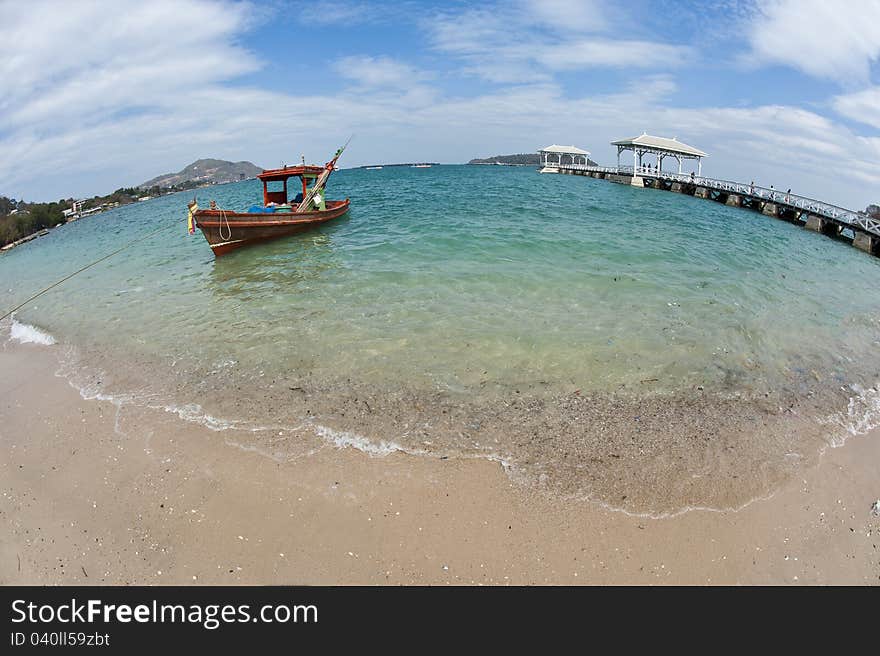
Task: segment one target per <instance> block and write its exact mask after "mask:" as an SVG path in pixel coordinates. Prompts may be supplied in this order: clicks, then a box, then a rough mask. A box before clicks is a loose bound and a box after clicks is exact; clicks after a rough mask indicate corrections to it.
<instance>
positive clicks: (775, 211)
mask: <svg viewBox="0 0 880 656" xmlns="http://www.w3.org/2000/svg"><path fill="white" fill-rule="evenodd" d="M761 212H762V213H763V214H766V215H767V216H779V206H778V205H777V204H776V203H764V207H763V208H762V209H761Z"/></svg>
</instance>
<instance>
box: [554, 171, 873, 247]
mask: <svg viewBox="0 0 880 656" xmlns="http://www.w3.org/2000/svg"><path fill="white" fill-rule="evenodd" d="M558 168H560V169H565V170H576V171H588V172H596V173H605V174H609V173H610V174H612V175H637V176H641V177H647V178H661V179H664V180H670V181H673V182H681V183H686V184H692V185H696V186H698V187H705V188H707V189H715V190H717V191H726V192H728V193H733V194H737V195H740V196H746V197H752V198H760V199H762V200H765V201H768V202H772V203H778V204H781V205H788V206H790V207H795V208H798V209H801V210H803V211H805V212H810V213H811V214H817V215H819V216H824V217H826V218H829V219H835V220H836V221H839V222H841V223H845V224H847V225H850V226H853V227H856V228H860V229H862V230H864V231H865V232H869V233H871V234H873V235H877V236H878V237H880V221H878V220H877V219H873V218H871V217H870V216H868V215H867V214H864V213H862V212H857V211H855V210H848V209H846V208H845V207H839V206H837V205H832V204H831V203H826V202H824V201H821V200H816V199H815V198H808V197H806V196H800V195H798V194H793V193H787V192H784V191H779V190H778V189H769V188H767V187H761V186H759V185H754V184H745V183H742V182H733V181H730V180H718V179H715V178H706V177H703V176H700V175H691V174H687V173H671V172H668V171H660V170H658V169H656V168H654V167H647V166H636V167H633V166H619V167H617V166H610V167H609V166H587V165H585V164H559V165H558Z"/></svg>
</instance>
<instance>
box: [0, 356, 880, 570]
mask: <svg viewBox="0 0 880 656" xmlns="http://www.w3.org/2000/svg"><path fill="white" fill-rule="evenodd" d="M59 348H60V347H58V346H42V345H32V344H24V345H21V344H15V343H13V342H8V343H7V344H6V345H5V347H4V349H3V350H0V440H2V449H3V454H4V457H3V460H2V464H0V467H2V505H0V523H2V531H0V583H2V584H5V585H8V584H36V585H45V584H50V585H51V584H61V585H64V584H194V585H201V584H432V585H447V584H453V585H460V584H467V585H471V584H494V585H498V584H511V585H518V584H658V583H659V584H761V583H763V584H857V585H864V584H868V585H877V584H878V582H880V549H878V545H880V533H878V532H880V517H876V516H873V515H872V513H871V505H872V503H873V502H874V500H875V499H877V497H878V496H880V477H878V475H877V466H876V463H877V462H878V459H880V440H878V439H877V438H878V435H877V434H876V433H872V434H868V435H865V436H860V437H854V438H852V439H850V440H848V441H847V443H846V445H845V446H843V447H841V448H835V449H828V451H827V452H826V453H825V454H824V456H823V457H822V458H821V459H820V460H819V462H818V464H817V465H814V466H809V467H805V468H804V470H803V471H802V472H800V474H799V475H797V476H795V477H792V478H791V479H790V480H788V481H787V482H786V483H785V484H783V485H782V486H781V487H780V488H779V489H778V490H776V491H775V492H774V493H773V494H772V495H771V496H769V497H768V498H765V499H759V500H756V501H754V502H752V503H750V504H748V505H747V506H746V507H744V508H742V509H740V510H737V511H727V512H718V511H702V510H692V511H688V512H684V513H682V514H679V515H677V516H674V517H667V518H661V519H654V518H649V517H639V516H632V515H627V514H626V513H623V512H620V511H612V510H608V509H605V508H603V507H601V506H600V505H598V504H595V503H590V502H585V501H580V502H576V501H570V500H561V499H558V498H554V497H553V496H552V495H548V494H544V493H538V492H535V491H534V490H531V489H529V488H527V487H524V486H520V485H518V484H516V483H514V482H512V481H511V479H510V478H509V477H508V476H507V474H506V473H505V471H504V469H503V467H502V465H501V464H499V463H496V462H491V461H487V460H482V459H456V458H449V459H440V458H424V457H416V456H411V455H405V454H400V453H393V454H391V455H386V456H381V457H380V456H371V455H369V454H366V453H363V452H362V451H358V450H356V449H353V448H338V447H336V446H332V445H330V444H328V445H327V447H326V448H321V449H318V450H317V451H316V452H314V453H312V454H310V455H306V456H302V457H299V458H296V459H290V460H286V461H279V460H277V459H273V458H271V457H268V456H266V455H264V454H262V453H259V452H256V451H252V450H245V449H243V448H242V447H240V446H237V445H236V444H235V443H234V442H233V441H232V440H230V439H229V438H228V436H227V435H226V434H225V433H224V432H223V431H213V430H209V429H208V428H205V427H204V426H200V425H198V424H193V423H188V422H185V421H182V420H181V419H180V418H179V417H177V416H175V415H172V414H170V413H167V412H163V411H161V410H154V409H145V408H127V407H126V406H124V405H121V406H120V405H118V404H113V403H110V402H107V401H100V400H84V399H83V398H82V397H81V396H80V394H79V392H78V391H77V390H76V389H74V388H73V387H72V386H71V385H70V384H69V383H68V382H67V380H65V379H64V378H62V377H59V376H57V375H56V371H57V370H58V353H57V349H59Z"/></svg>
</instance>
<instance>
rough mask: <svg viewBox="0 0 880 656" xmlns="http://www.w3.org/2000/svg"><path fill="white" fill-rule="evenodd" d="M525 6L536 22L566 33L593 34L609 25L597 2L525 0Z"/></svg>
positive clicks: (589, 0) (582, 0)
mask: <svg viewBox="0 0 880 656" xmlns="http://www.w3.org/2000/svg"><path fill="white" fill-rule="evenodd" d="M524 5H525V9H526V11H528V12H529V13H530V14H531V16H532V17H533V18H534V20H535V21H537V22H540V23H542V24H544V25H547V26H549V27H552V28H555V29H557V30H561V31H564V32H569V31H571V32H592V31H597V30H601V29H604V28H605V27H607V25H608V22H607V20H606V18H605V15H604V13H603V11H602V7H601V5H600V3H598V2H596V1H595V0H525V2H524Z"/></svg>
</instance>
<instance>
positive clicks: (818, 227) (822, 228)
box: [804, 214, 840, 237]
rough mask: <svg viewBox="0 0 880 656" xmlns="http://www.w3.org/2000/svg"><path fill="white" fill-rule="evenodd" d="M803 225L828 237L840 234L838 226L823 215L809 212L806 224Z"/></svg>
mask: <svg viewBox="0 0 880 656" xmlns="http://www.w3.org/2000/svg"><path fill="white" fill-rule="evenodd" d="M804 227H805V228H806V229H807V230H815V231H816V232H821V233H822V234H823V235H826V236H828V237H837V236H838V235H840V226H839V225H838V224H837V223H835V222H834V221H832V220H831V219H826V218H825V217H824V216H816V215H815V214H810V216H809V218H808V219H807V224H806V225H805V226H804Z"/></svg>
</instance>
